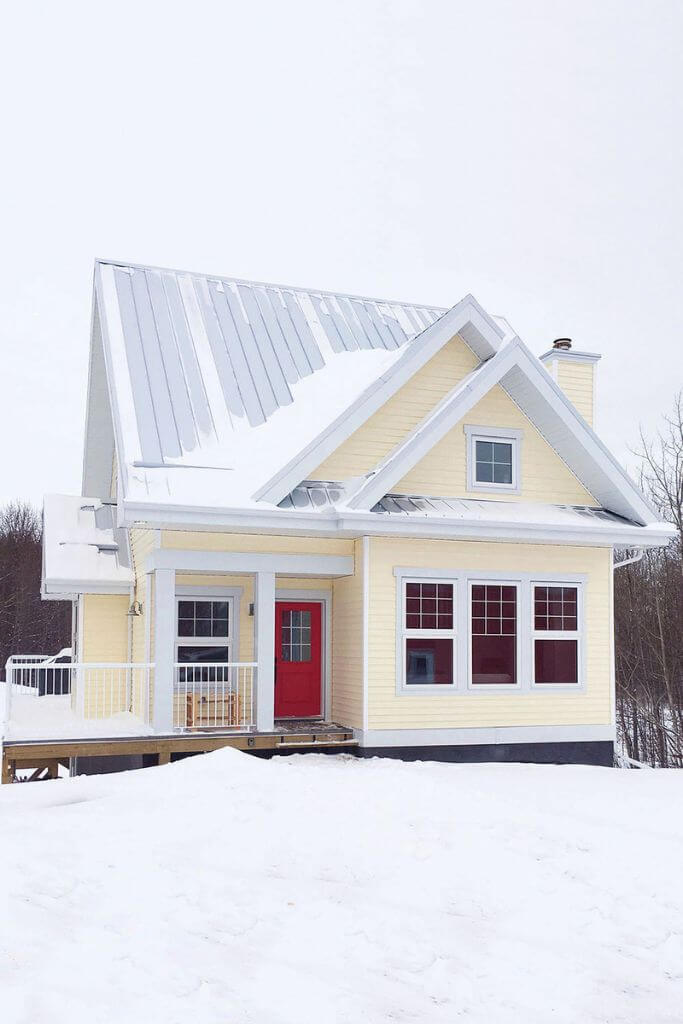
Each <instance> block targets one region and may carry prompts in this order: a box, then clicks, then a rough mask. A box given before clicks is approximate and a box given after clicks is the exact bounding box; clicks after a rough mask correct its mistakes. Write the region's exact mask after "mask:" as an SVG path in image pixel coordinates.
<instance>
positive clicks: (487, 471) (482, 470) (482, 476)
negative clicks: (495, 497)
mask: <svg viewBox="0 0 683 1024" xmlns="http://www.w3.org/2000/svg"><path fill="white" fill-rule="evenodd" d="M477 483H479V484H492V483H493V463H491V462H479V460H478V459H477Z"/></svg>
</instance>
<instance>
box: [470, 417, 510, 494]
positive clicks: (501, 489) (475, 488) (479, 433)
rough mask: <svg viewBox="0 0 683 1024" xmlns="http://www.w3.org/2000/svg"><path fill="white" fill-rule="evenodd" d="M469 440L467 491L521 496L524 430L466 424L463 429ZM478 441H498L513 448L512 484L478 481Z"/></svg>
mask: <svg viewBox="0 0 683 1024" xmlns="http://www.w3.org/2000/svg"><path fill="white" fill-rule="evenodd" d="M463 430H464V432H465V436H466V438H467V490H468V491H469V492H473V493H475V492H480V493H481V492H482V491H484V492H491V493H494V494H496V493H497V494H519V493H520V492H521V479H522V437H523V435H524V432H523V431H522V430H514V429H512V428H508V427H477V426H472V425H469V424H466V425H465V426H464V427H463ZM477 441H493V442H495V441H498V442H500V443H502V444H510V445H511V446H512V483H510V484H496V483H486V482H484V481H477V479H476V472H477V459H476V443H477Z"/></svg>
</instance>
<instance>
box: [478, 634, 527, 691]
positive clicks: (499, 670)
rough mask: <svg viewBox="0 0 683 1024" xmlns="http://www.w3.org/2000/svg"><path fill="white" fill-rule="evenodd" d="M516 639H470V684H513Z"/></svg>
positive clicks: (487, 637) (484, 637) (494, 637)
mask: <svg viewBox="0 0 683 1024" xmlns="http://www.w3.org/2000/svg"><path fill="white" fill-rule="evenodd" d="M516 639H517V638H516V637H514V636H473V637H472V682H473V683H493V684H495V683H511V684H512V683H515V682H516V681H517V672H516V665H515V662H516V648H517V644H516Z"/></svg>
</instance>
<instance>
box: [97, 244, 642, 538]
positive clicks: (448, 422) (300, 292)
mask: <svg viewBox="0 0 683 1024" xmlns="http://www.w3.org/2000/svg"><path fill="white" fill-rule="evenodd" d="M456 334H457V335H459V336H460V337H461V338H462V339H463V340H464V341H465V343H466V344H467V345H468V346H469V347H470V348H471V349H472V351H473V352H474V353H475V355H476V356H477V357H478V358H479V360H480V361H481V362H480V365H479V366H478V367H477V368H476V369H475V370H474V371H473V372H472V373H470V374H469V375H468V376H467V377H466V378H465V379H464V380H463V381H461V382H460V383H459V384H458V385H457V386H456V387H455V388H454V389H453V390H452V391H451V392H450V393H449V394H448V395H447V396H446V397H445V398H444V399H443V400H442V401H441V402H440V403H439V404H438V405H437V406H436V408H435V409H434V410H432V411H431V412H430V413H429V414H428V415H427V416H426V417H425V418H424V420H423V421H422V422H421V423H420V424H418V426H417V427H416V428H415V429H414V430H413V431H411V433H410V434H409V435H408V437H407V438H405V439H404V440H403V441H401V443H400V444H399V445H397V446H396V448H395V449H394V450H393V451H392V452H390V453H389V455H388V456H387V457H386V458H385V459H384V460H383V461H382V462H381V463H380V464H379V465H378V466H377V467H376V468H375V470H373V472H372V473H370V474H368V476H367V477H365V478H363V479H361V480H357V481H345V482H344V498H343V501H341V502H340V504H339V507H338V509H337V510H336V513H338V517H339V516H343V517H344V521H345V522H347V523H350V522H352V521H354V520H355V521H356V522H360V521H361V519H363V518H364V516H367V515H368V514H371V513H373V512H376V511H377V510H378V502H380V500H381V499H382V498H383V497H384V496H385V495H386V494H387V493H389V492H390V491H391V489H392V487H394V485H395V484H396V483H397V482H398V480H399V479H401V477H403V476H404V475H405V473H406V472H407V471H408V470H409V469H410V468H411V467H412V465H414V464H415V463H416V462H417V461H418V460H419V459H420V458H421V457H422V456H423V455H424V454H425V453H426V451H427V450H429V448H431V447H432V446H433V445H434V444H435V443H436V441H437V440H439V439H440V437H442V436H443V435H444V433H445V432H446V431H447V430H448V429H450V428H451V427H452V426H453V425H454V424H455V423H456V422H458V420H460V419H462V417H463V416H464V415H465V414H466V412H467V410H468V409H469V408H471V407H472V405H474V403H475V402H476V401H477V400H478V399H479V398H480V397H483V395H484V394H485V393H486V392H487V391H488V390H490V389H491V388H492V387H494V386H495V385H496V384H500V385H501V386H502V387H503V388H504V389H505V390H506V391H507V393H508V394H509V395H510V397H511V398H512V399H513V400H514V401H515V402H516V403H517V405H518V406H519V407H520V408H521V409H522V411H523V412H524V413H525V414H526V415H527V416H528V417H529V419H530V420H531V421H532V423H534V424H535V426H536V427H537V428H538V430H539V431H540V433H541V434H542V435H543V436H544V437H545V439H546V440H547V441H548V443H549V444H550V445H551V446H552V447H553V448H554V449H555V451H556V452H557V453H558V455H559V456H560V457H561V458H562V459H563V460H564V461H565V462H566V464H567V465H568V466H569V468H570V469H571V470H572V471H573V472H574V474H575V475H576V476H577V477H578V479H579V480H580V481H581V482H582V483H583V484H584V486H585V487H586V488H587V489H588V490H589V491H590V493H591V494H593V495H594V496H595V498H596V499H597V501H598V502H599V503H600V504H601V505H602V506H603V507H604V508H605V509H609V510H611V511H612V512H614V513H616V514H617V515H619V516H621V517H624V518H625V519H627V520H630V521H631V522H632V523H634V524H642V525H645V524H656V523H657V522H658V519H657V516H656V514H655V513H654V512H653V511H652V509H651V508H650V507H649V506H648V504H647V502H646V501H645V499H644V497H643V496H642V494H641V493H640V492H639V490H638V488H637V487H636V486H635V484H633V482H632V481H631V480H630V478H629V477H628V476H627V474H626V473H625V472H624V470H622V469H621V467H620V466H619V465H618V463H617V462H616V460H615V459H614V458H613V456H612V455H611V454H610V452H609V451H608V450H607V449H606V448H605V446H604V445H603V444H602V442H601V441H600V440H599V439H598V438H597V436H596V435H595V434H594V432H593V431H592V430H591V428H590V427H589V426H588V424H587V423H586V422H585V421H584V420H583V419H582V417H581V416H580V415H579V414H578V412H577V411H576V410H575V409H574V407H573V406H572V404H571V402H570V401H569V400H568V399H567V397H566V396H565V395H564V393H563V392H562V391H561V390H560V388H559V387H558V386H557V384H556V383H555V382H554V381H553V380H552V378H551V376H550V374H549V373H548V372H547V370H546V369H545V368H544V367H543V365H542V364H541V363H540V362H539V360H538V359H536V358H535V357H534V356H533V355H532V354H531V353H530V352H529V350H528V349H527V348H526V346H524V344H523V343H522V342H521V341H520V339H519V338H518V337H517V336H516V335H515V334H514V332H513V331H512V330H511V329H510V327H509V325H508V324H507V323H506V321H504V320H502V319H500V318H494V317H491V316H490V315H489V314H488V313H486V311H485V310H484V309H483V308H482V307H481V306H480V305H479V303H477V301H476V300H475V299H474V298H473V297H472V296H470V295H467V296H465V297H464V298H463V299H461V300H460V301H459V302H458V303H456V305H455V306H453V307H452V308H451V309H449V310H444V309H441V308H438V307H431V306H420V305H416V304H407V303H399V302H393V301H383V300H379V299H366V298H359V297H357V296H352V295H342V294H334V293H330V292H323V291H315V290H307V289H301V288H293V287H285V286H281V285H269V284H262V283H258V282H247V281H242V280H238V279H235V278H219V277H214V276H207V275H199V274H191V273H186V272H183V271H175V270H163V269H160V268H154V267H141V266H138V265H133V264H121V263H114V262H107V261H98V263H97V264H96V267H95V302H94V311H93V343H92V351H91V370H90V384H89V405H88V423H87V428H86V453H85V459H84V492H85V493H88V492H90V493H97V494H102V495H104V494H107V493H108V485H109V480H110V474H111V464H112V451H113V447H114V438H115V446H116V452H117V455H118V473H119V494H118V500H119V506H120V509H121V512H122V517H121V521H123V522H126V523H131V522H135V521H148V522H156V523H160V522H168V523H171V522H186V523H195V524H198V525H199V524H201V525H209V524H211V523H216V524H218V523H219V522H222V521H223V520H225V521H226V522H227V521H228V520H230V522H238V521H239V522H240V523H242V524H245V523H248V522H249V516H252V517H254V516H257V514H260V515H263V516H265V515H268V516H270V517H271V519H272V518H273V517H275V518H277V517H278V516H280V517H287V516H290V518H291V517H292V516H293V515H294V513H293V512H292V513H290V512H287V511H286V510H285V509H283V508H282V502H283V499H285V498H286V496H287V495H288V494H290V493H291V492H292V491H293V490H294V489H295V488H296V487H297V485H298V484H300V483H301V481H302V480H305V479H306V477H307V476H308V475H309V473H310V472H311V471H312V470H313V469H315V468H316V466H317V465H319V464H320V463H321V462H322V461H323V460H324V459H325V458H326V457H327V455H328V454H329V453H330V452H332V451H333V450H334V449H336V448H337V447H338V446H339V445H340V444H341V443H342V442H343V441H344V440H345V439H346V438H347V437H349V436H350V435H351V434H352V433H353V431H354V430H356V429H357V428H358V427H359V426H360V425H362V424H363V423H364V422H365V421H366V420H367V419H368V418H369V416H371V415H372V414H373V412H375V411H376V410H377V409H379V408H380V407H381V406H382V405H383V404H384V403H385V402H386V401H387V400H388V399H389V398H390V397H391V396H392V395H393V394H395V393H396V392H397V391H398V390H399V388H400V387H401V386H403V384H405V383H406V382H407V381H408V380H409V379H410V378H411V377H412V376H413V375H414V374H415V373H416V372H417V371H418V370H419V369H420V368H421V367H422V366H424V365H425V363H426V362H427V361H428V360H429V359H431V358H432V356H434V355H435V354H436V353H437V352H438V351H439V350H440V349H441V348H442V347H443V346H444V345H446V344H447V343H448V341H450V340H451V339H452V338H453V337H454V336H455V335H456ZM86 484H90V485H93V486H88V487H86ZM94 485H96V486H94ZM278 506H280V507H278ZM324 514H325V515H327V517H328V519H329V521H330V523H331V522H332V519H333V518H334V517H333V515H332V512H331V510H327V511H326V512H325V513H324ZM297 515H298V513H297ZM306 515H308V516H309V518H310V515H311V514H309V513H306ZM312 515H315V512H313V513H312ZM231 517H232V518H231ZM375 518H376V516H375ZM318 519H320V515H319V516H318ZM252 521H253V522H255V521H256V520H255V519H252ZM292 522H294V519H293V518H292ZM283 526H284V520H283ZM297 528H299V527H298V526H297Z"/></svg>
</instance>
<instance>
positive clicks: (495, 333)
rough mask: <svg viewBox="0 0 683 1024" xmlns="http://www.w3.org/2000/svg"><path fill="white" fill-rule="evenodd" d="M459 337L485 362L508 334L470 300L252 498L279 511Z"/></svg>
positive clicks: (443, 319) (416, 340)
mask: <svg viewBox="0 0 683 1024" xmlns="http://www.w3.org/2000/svg"><path fill="white" fill-rule="evenodd" d="M456 334H459V335H460V336H461V337H462V338H463V340H464V341H465V342H466V344H467V345H469V347H470V348H471V349H472V350H473V352H474V353H475V355H476V356H477V357H478V358H479V359H482V360H485V359H489V358H490V357H491V356H493V355H495V353H496V352H497V351H498V348H499V346H500V343H501V339H502V337H503V331H502V329H501V328H500V327H499V326H498V324H496V323H495V321H494V320H493V319H492V318H491V317H490V316H489V315H488V313H486V311H485V310H484V309H483V308H482V307H481V306H480V305H479V303H478V302H477V301H476V299H475V298H474V297H473V296H471V295H466V296H465V298H464V299H461V301H460V302H458V303H457V305H455V306H453V308H452V309H449V310H448V312H447V313H444V315H443V316H442V317H440V318H439V319H438V320H436V321H435V322H434V323H433V324H431V325H430V326H429V327H427V328H426V329H425V330H424V331H423V332H422V333H421V334H419V335H418V336H417V337H416V338H414V339H413V340H412V341H411V342H409V343H408V344H407V346H406V350H405V352H404V353H403V355H402V356H401V357H400V358H399V359H398V360H397V361H396V362H395V363H394V364H393V366H392V367H391V368H390V369H389V370H387V372H386V373H385V374H383V375H382V376H381V377H379V378H378V379H377V380H376V381H373V383H372V384H371V385H370V387H369V388H367V389H366V390H365V391H364V392H363V394H362V395H360V396H359V397H358V398H357V399H356V401H355V402H353V403H352V404H351V405H350V406H349V408H348V409H346V410H345V411H344V412H343V413H342V414H341V415H340V416H338V417H337V419H336V420H335V421H334V422H333V423H331V424H330V425H329V426H328V427H326V428H325V430H324V431H322V433H321V434H320V435H319V436H318V437H317V438H315V439H314V440H313V441H311V442H310V444H308V445H307V446H306V447H305V448H304V449H303V450H302V451H300V452H299V453H298V454H297V455H296V456H295V457H294V458H293V459H291V460H290V461H289V462H288V463H287V465H286V466H284V467H283V468H282V469H281V470H279V471H278V472H277V473H276V474H275V475H274V476H273V477H271V479H270V480H268V481H267V482H266V483H265V484H263V486H262V487H260V488H259V490H258V491H256V493H255V494H254V495H253V497H254V500H255V501H267V502H270V503H271V504H273V505H277V504H278V502H280V501H282V499H283V498H284V497H286V496H287V495H288V494H289V493H290V491H291V490H292V489H293V488H294V487H296V486H297V484H299V483H301V481H302V480H305V479H306V476H307V475H308V474H309V473H310V472H311V471H312V470H314V469H315V467H316V466H318V465H320V463H321V462H323V461H324V459H326V458H327V456H328V455H330V454H331V453H332V452H333V451H335V449H337V448H338V447H339V445H340V444H342V442H344V441H345V440H346V439H347V437H350V436H351V434H352V433H353V432H354V431H355V430H357V429H358V427H360V426H361V425H362V424H363V423H365V421H366V420H367V419H369V417H370V416H372V414H373V413H374V412H376V411H377V410H378V409H379V408H380V407H381V406H382V405H384V403H385V402H386V401H388V399H389V398H391V396H392V395H394V394H395V393H396V392H397V391H398V390H399V388H401V387H402V386H403V385H404V384H405V383H406V382H407V381H408V380H410V378H411V377H412V376H413V375H414V374H415V373H416V372H417V371H418V370H419V369H421V368H422V367H423V366H424V365H425V363H427V362H428V361H429V360H430V359H431V358H432V356H434V355H436V353H437V352H439V350H440V349H442V348H443V346H444V345H445V344H447V342H449V341H450V340H451V338H453V337H454V336H455V335H456Z"/></svg>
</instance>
